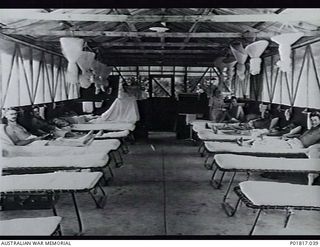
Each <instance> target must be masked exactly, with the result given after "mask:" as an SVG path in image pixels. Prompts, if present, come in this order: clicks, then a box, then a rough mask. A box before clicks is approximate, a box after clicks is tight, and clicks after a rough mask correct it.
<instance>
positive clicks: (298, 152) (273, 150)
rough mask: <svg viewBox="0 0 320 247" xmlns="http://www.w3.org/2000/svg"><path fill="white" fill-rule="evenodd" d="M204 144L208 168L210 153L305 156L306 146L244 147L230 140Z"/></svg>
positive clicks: (286, 156)
mask: <svg viewBox="0 0 320 247" xmlns="http://www.w3.org/2000/svg"><path fill="white" fill-rule="evenodd" d="M204 146H205V149H206V152H208V155H207V157H206V159H205V161H204V166H205V167H206V168H207V169H208V170H210V169H212V166H213V161H214V160H213V161H212V162H211V163H208V160H209V158H210V155H212V157H213V158H214V157H215V155H216V154H240V155H250V156H257V157H284V158H307V155H306V152H307V151H308V149H307V148H299V149H298V148H294V149H292V148H289V146H288V148H279V147H277V146H276V145H274V146H270V145H267V146H257V147H245V146H239V145H238V144H237V143H230V142H225V143H224V142H204Z"/></svg>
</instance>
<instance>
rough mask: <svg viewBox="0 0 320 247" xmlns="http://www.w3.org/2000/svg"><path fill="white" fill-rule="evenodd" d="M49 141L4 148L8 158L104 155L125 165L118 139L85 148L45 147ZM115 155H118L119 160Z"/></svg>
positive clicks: (98, 142)
mask: <svg viewBox="0 0 320 247" xmlns="http://www.w3.org/2000/svg"><path fill="white" fill-rule="evenodd" d="M46 142H47V141H36V142H33V143H32V144H33V145H27V146H14V145H3V148H4V150H5V152H6V155H4V156H8V157H16V156H27V157H30V156H31V157H37V156H55V155H58V156H66V155H84V154H89V155H90V154H95V153H104V154H105V157H106V158H107V157H108V154H110V155H111V157H112V158H113V159H114V162H115V164H116V166H120V165H122V164H123V160H122V156H121V153H120V152H119V148H120V145H121V142H120V141H119V140H116V139H110V140H101V141H93V142H92V143H91V144H90V145H88V146H84V147H68V146H45V144H46ZM114 153H117V154H118V156H119V158H117V157H116V155H115V154H114Z"/></svg>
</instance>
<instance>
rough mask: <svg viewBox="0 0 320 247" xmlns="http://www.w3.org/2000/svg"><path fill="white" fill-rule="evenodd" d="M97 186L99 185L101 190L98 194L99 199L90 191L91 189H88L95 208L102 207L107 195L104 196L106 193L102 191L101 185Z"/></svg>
mask: <svg viewBox="0 0 320 247" xmlns="http://www.w3.org/2000/svg"><path fill="white" fill-rule="evenodd" d="M97 186H98V187H99V189H100V191H101V192H102V196H100V197H99V199H98V200H97V199H96V197H95V196H94V195H93V193H92V192H91V190H90V191H89V194H90V196H91V197H92V199H93V201H94V203H95V204H96V206H97V208H104V206H105V205H106V200H107V196H106V193H105V192H104V190H103V188H102V187H101V185H99V184H98V185H97Z"/></svg>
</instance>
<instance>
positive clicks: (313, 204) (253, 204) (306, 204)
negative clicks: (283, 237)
mask: <svg viewBox="0 0 320 247" xmlns="http://www.w3.org/2000/svg"><path fill="white" fill-rule="evenodd" d="M234 191H235V193H236V194H237V196H238V197H239V200H238V202H237V206H236V208H237V207H238V205H239V202H240V201H242V202H244V203H245V205H246V206H247V207H250V208H253V209H257V210H258V211H257V213H256V217H255V220H254V223H253V225H252V228H251V230H250V232H249V235H252V234H253V232H254V230H255V227H256V225H257V222H258V219H259V217H260V215H261V212H262V210H267V209H281V210H286V218H285V224H284V227H286V226H287V224H288V222H289V219H290V216H291V215H292V213H293V210H313V211H320V197H319V195H320V186H308V185H299V184H289V183H277V182H263V181H246V182H241V183H240V184H239V186H237V187H235V188H234Z"/></svg>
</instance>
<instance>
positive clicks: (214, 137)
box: [197, 129, 254, 156]
mask: <svg viewBox="0 0 320 247" xmlns="http://www.w3.org/2000/svg"><path fill="white" fill-rule="evenodd" d="M197 135H198V138H199V140H200V141H201V144H200V146H199V149H198V152H199V153H201V156H203V154H204V151H205V148H204V142H205V141H216V142H236V141H237V139H238V138H242V139H243V140H250V139H252V138H253V137H254V134H253V132H252V131H250V130H238V131H236V130H233V131H230V130H225V131H220V130H219V131H218V133H214V132H213V130H211V129H204V130H200V131H199V132H198V133H197Z"/></svg>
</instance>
